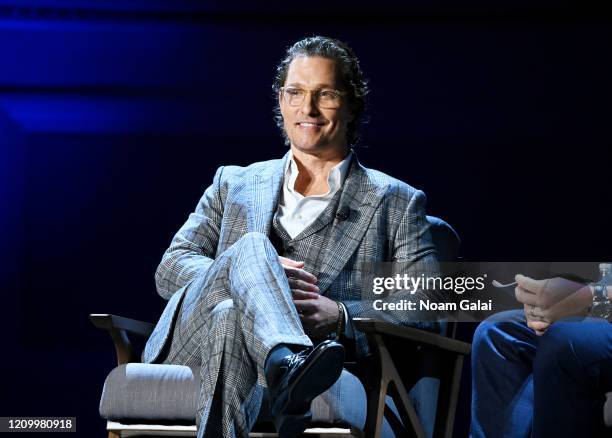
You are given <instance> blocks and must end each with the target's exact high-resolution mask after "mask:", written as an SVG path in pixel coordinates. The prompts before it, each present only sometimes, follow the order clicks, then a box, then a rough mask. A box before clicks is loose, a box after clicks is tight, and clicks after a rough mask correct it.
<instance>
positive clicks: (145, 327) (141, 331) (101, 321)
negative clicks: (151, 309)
mask: <svg viewBox="0 0 612 438" xmlns="http://www.w3.org/2000/svg"><path fill="white" fill-rule="evenodd" d="M89 320H90V321H91V322H92V323H93V325H95V326H96V327H97V328H99V329H102V330H111V329H118V330H125V331H126V332H128V333H134V334H136V335H141V336H144V337H149V335H150V334H151V333H152V332H153V329H154V328H155V325H154V324H151V323H150V322H144V321H138V320H137V319H130V318H125V317H123V316H117V315H110V314H108V313H93V314H91V315H89Z"/></svg>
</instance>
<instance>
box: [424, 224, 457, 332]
mask: <svg viewBox="0 0 612 438" xmlns="http://www.w3.org/2000/svg"><path fill="white" fill-rule="evenodd" d="M427 221H428V222H429V224H430V225H431V228H430V230H431V238H432V240H433V243H434V245H435V247H436V251H437V252H438V260H439V261H440V262H455V261H458V260H459V245H460V244H461V239H460V238H459V234H457V232H456V231H455V230H454V229H453V227H451V226H450V225H449V224H448V222H446V221H444V220H442V219H440V218H439V217H435V216H427ZM442 274H444V272H442ZM456 332H457V324H456V323H455V322H442V323H441V327H440V334H443V335H446V336H448V337H450V338H454V337H455V335H456Z"/></svg>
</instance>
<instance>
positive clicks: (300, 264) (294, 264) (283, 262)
mask: <svg viewBox="0 0 612 438" xmlns="http://www.w3.org/2000/svg"><path fill="white" fill-rule="evenodd" d="M278 260H279V261H280V264H281V265H283V266H291V267H294V268H303V267H304V262H298V261H297V260H291V259H288V258H287V257H282V256H278Z"/></svg>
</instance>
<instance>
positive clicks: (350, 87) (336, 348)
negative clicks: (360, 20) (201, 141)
mask: <svg viewBox="0 0 612 438" xmlns="http://www.w3.org/2000/svg"><path fill="white" fill-rule="evenodd" d="M274 90H275V92H276V93H277V96H278V106H277V122H278V124H279V127H280V128H281V130H282V132H283V134H284V137H285V140H286V143H287V144H288V145H289V146H290V150H289V152H288V153H287V154H286V155H285V156H284V157H283V158H282V159H279V160H272V161H267V162H260V163H255V164H252V165H250V166H248V167H237V166H226V167H221V168H219V169H218V170H217V172H216V174H215V176H214V179H213V183H212V185H211V186H210V187H209V188H208V189H207V190H206V191H205V193H204V195H203V196H202V198H201V199H200V202H199V203H198V205H197V207H196V210H195V212H193V213H192V214H191V215H190V216H189V219H188V220H187V222H186V223H185V224H184V225H183V226H182V227H181V229H180V230H179V231H178V233H177V234H176V235H175V237H174V239H173V240H172V243H171V245H170V247H169V248H168V250H167V251H166V253H165V254H164V256H163V259H162V262H161V264H160V265H159V267H158V269H157V272H156V282H157V289H158V293H159V294H160V295H161V296H162V297H164V298H165V299H167V300H169V302H168V304H167V306H166V308H165V310H164V312H163V314H162V316H161V318H160V320H159V322H158V324H157V326H156V328H155V330H154V332H153V334H152V335H151V337H150V339H149V341H148V342H147V345H146V348H145V352H144V353H143V361H144V362H148V363H153V362H164V363H175V364H184V365H191V366H201V367H202V368H201V369H202V375H201V377H202V379H201V381H202V387H201V393H200V399H199V404H198V412H197V415H198V437H203V436H248V432H249V430H250V428H251V427H252V426H253V424H254V422H255V420H256V419H257V416H258V413H259V410H260V407H261V402H262V395H263V390H264V388H265V387H267V388H268V390H269V395H270V400H271V414H272V417H273V418H274V421H275V424H276V427H277V429H278V430H279V434H280V435H281V436H295V435H297V434H299V433H300V432H301V431H302V430H303V429H304V428H305V427H306V425H307V424H308V421H309V420H310V412H309V410H310V402H311V400H312V399H313V398H314V397H316V396H317V395H319V394H320V393H322V392H324V391H325V390H326V389H327V388H329V387H330V386H331V385H332V384H333V383H334V382H335V381H336V380H337V379H338V377H339V376H340V373H341V371H342V362H343V358H344V350H343V347H342V345H341V344H340V343H338V342H335V341H331V340H327V341H324V342H320V341H321V340H322V339H325V338H329V337H332V336H330V335H334V334H335V335H336V336H335V337H336V338H342V339H344V342H350V343H354V345H355V347H356V351H357V354H358V355H363V354H365V353H366V352H367V344H366V342H365V337H364V336H363V334H361V333H359V332H357V331H356V330H354V329H353V327H352V324H351V318H353V317H358V316H364V315H368V316H371V315H372V313H373V311H372V300H371V299H368V298H367V296H366V294H364V295H363V296H362V290H363V285H362V273H363V269H362V268H363V266H364V264H371V263H374V262H384V261H388V262H390V261H397V262H406V263H404V264H403V266H405V269H404V270H403V271H402V272H403V273H407V274H408V275H414V276H420V275H421V274H425V275H430V276H434V275H437V272H438V264H437V260H436V255H435V249H434V246H433V243H432V240H431V236H430V232H429V228H428V223H427V220H426V217H425V209H424V208H425V196H424V194H423V193H422V192H421V191H418V190H416V189H414V188H412V187H410V186H409V185H407V184H405V183H403V182H401V181H398V180H396V179H393V178H391V177H389V176H387V175H385V174H383V173H381V172H377V171H374V170H370V169H366V168H364V167H363V166H361V164H359V162H358V160H357V157H356V156H355V154H354V152H352V150H351V148H350V145H351V144H354V142H355V141H356V138H357V127H358V125H359V123H360V120H361V116H362V113H363V110H364V107H365V101H366V95H367V86H366V82H365V80H364V78H363V75H362V72H361V70H360V68H359V63H358V60H357V58H356V57H355V55H354V54H353V52H352V50H351V49H350V48H349V47H348V46H346V45H345V44H344V43H341V42H339V41H337V40H333V39H330V38H325V37H312V38H306V39H304V40H301V41H299V42H297V43H295V44H294V45H293V46H292V47H290V48H289V49H288V51H287V54H286V57H285V59H283V61H282V62H281V64H280V65H279V67H278V69H277V75H276V78H275V84H274ZM421 298H424V299H431V300H439V299H440V297H435V296H429V295H428V294H426V293H425V292H424V291H417V292H416V293H414V294H409V293H407V294H405V293H401V292H397V293H394V294H392V296H389V297H387V298H385V300H386V301H391V300H399V299H410V300H418V299H421ZM377 316H378V317H380V318H384V319H386V320H389V321H393V322H396V323H398V324H407V323H411V322H413V320H411V318H413V319H414V318H415V315H410V314H408V313H406V312H380V313H379V314H378V315H377ZM416 317H418V315H417V316H416ZM313 341H315V344H316V346H315V347H313Z"/></svg>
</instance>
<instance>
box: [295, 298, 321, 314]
mask: <svg viewBox="0 0 612 438" xmlns="http://www.w3.org/2000/svg"><path fill="white" fill-rule="evenodd" d="M315 302H316V300H293V304H294V305H295V308H296V309H297V311H298V313H300V314H302V315H310V314H312V313H315V312H316V311H317V306H316V304H315Z"/></svg>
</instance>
